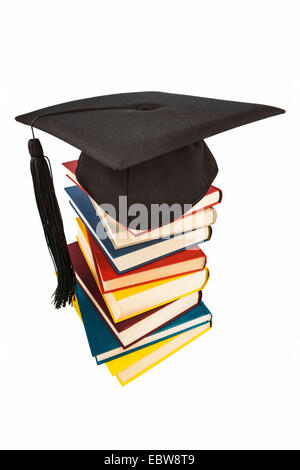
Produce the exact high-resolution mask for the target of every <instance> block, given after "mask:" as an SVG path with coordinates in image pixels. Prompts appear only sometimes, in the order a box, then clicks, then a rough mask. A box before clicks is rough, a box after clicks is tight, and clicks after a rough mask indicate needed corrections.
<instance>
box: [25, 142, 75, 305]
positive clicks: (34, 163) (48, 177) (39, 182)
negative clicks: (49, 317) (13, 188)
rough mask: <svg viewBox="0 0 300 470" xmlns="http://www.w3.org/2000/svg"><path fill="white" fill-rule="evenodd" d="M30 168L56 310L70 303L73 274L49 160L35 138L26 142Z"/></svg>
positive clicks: (72, 291) (73, 286) (73, 287)
mask: <svg viewBox="0 0 300 470" xmlns="http://www.w3.org/2000/svg"><path fill="white" fill-rule="evenodd" d="M28 149H29V153H30V155H31V161H30V169H31V174H32V180H33V186H34V193H35V199H36V203H37V207H38V210H39V213H40V217H41V221H42V224H43V229H44V233H45V238H46V242H47V245H48V248H49V252H50V255H51V257H52V261H53V264H54V267H55V270H56V273H57V288H56V290H55V292H54V294H53V297H54V299H53V303H54V305H55V307H56V308H60V307H65V306H66V304H67V303H68V304H71V303H72V297H73V295H74V293H75V275H74V271H73V267H72V263H71V259H70V255H69V251H68V247H67V242H66V237H65V232H64V226H63V221H62V217H61V213H60V209H59V205H58V202H57V199H56V195H55V191H54V186H53V178H52V171H51V165H50V162H49V159H48V158H47V157H45V156H44V152H43V148H42V145H41V143H40V141H39V139H30V140H29V142H28Z"/></svg>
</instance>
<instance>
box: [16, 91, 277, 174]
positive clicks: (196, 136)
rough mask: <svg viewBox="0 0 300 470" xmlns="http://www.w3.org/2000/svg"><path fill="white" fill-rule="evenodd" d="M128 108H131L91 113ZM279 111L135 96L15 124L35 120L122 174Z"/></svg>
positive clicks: (73, 106) (58, 109)
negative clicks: (108, 108) (124, 171)
mask: <svg viewBox="0 0 300 470" xmlns="http://www.w3.org/2000/svg"><path fill="white" fill-rule="evenodd" d="M127 106H128V107H132V108H131V109H112V110H100V109H95V108H101V107H115V108H118V107H127ZM80 110H81V111H80ZM283 112H284V110H282V109H279V108H275V107H271V106H266V105H261V104H250V103H241V102H235V101H226V100H216V99H211V98H200V97H195V96H188V95H178V94H171V93H161V92H138V93H123V94H114V95H107V96H100V97H95V98H88V99H82V100H77V101H72V102H68V103H63V104H59V105H56V106H50V107H47V108H43V109H39V110H37V111H34V112H31V113H28V114H23V115H21V116H18V117H17V118H16V120H17V121H19V122H22V123H24V124H28V125H31V123H32V121H33V120H34V119H36V118H37V119H36V120H35V122H34V127H36V128H38V129H41V130H43V131H45V132H48V133H49V134H52V135H54V136H55V137H58V138H60V139H62V140H63V141H65V142H67V143H69V144H71V145H73V146H74V147H76V148H77V149H79V150H81V151H82V152H83V153H84V154H87V155H88V156H89V157H91V158H93V159H95V160H96V161H97V162H99V163H102V164H104V165H105V166H108V167H109V168H111V169H113V170H124V169H127V168H130V167H132V166H134V165H138V164H140V163H143V162H145V161H148V160H150V159H152V158H155V157H158V156H160V155H164V154H166V153H168V152H172V151H174V150H176V149H179V148H182V147H185V146H188V145H190V144H194V143H196V142H199V141H200V140H203V139H205V138H207V137H210V136H212V135H215V134H218V133H220V132H223V131H227V130H229V129H232V128H234V127H238V126H241V125H244V124H248V123H251V122H254V121H258V120H260V119H264V118H267V117H271V116H275V115H277V114H281V113H283ZM57 113H61V114H57ZM49 114H50V115H49ZM51 114H52V115H51ZM38 116H40V117H39V118H38Z"/></svg>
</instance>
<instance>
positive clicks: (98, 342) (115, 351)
mask: <svg viewBox="0 0 300 470" xmlns="http://www.w3.org/2000/svg"><path fill="white" fill-rule="evenodd" d="M76 296H77V301H78V305H79V309H80V313H81V317H82V321H83V324H84V327H85V332H86V335H87V339H88V342H89V345H90V349H91V353H92V356H94V357H95V358H96V361H97V363H98V364H102V363H103V362H108V361H111V360H113V359H116V358H117V357H121V356H124V355H125V354H129V353H131V352H133V351H137V350H138V349H141V348H145V347H147V346H150V345H151V344H154V343H158V342H159V341H162V340H164V339H167V338H171V337H172V336H176V335H178V334H180V333H183V332H184V331H188V330H190V329H192V328H196V327H198V326H201V325H204V324H209V323H210V322H211V321H212V314H211V313H210V311H209V310H208V308H207V307H206V306H205V305H204V303H203V302H201V303H200V304H199V305H197V306H196V307H195V308H193V309H191V310H189V311H188V312H186V313H184V314H183V315H181V316H180V317H178V318H176V320H173V321H172V322H170V323H168V324H167V325H165V326H163V327H162V328H160V329H159V330H157V331H156V332H154V333H151V334H150V335H148V336H147V337H145V338H143V339H142V340H141V341H139V342H138V343H135V344H134V345H133V346H131V347H129V348H126V349H124V348H122V346H121V345H120V343H119V342H118V341H117V339H116V338H115V336H114V335H113V333H112V331H111V330H110V328H109V327H108V326H107V324H106V323H105V321H104V320H103V319H102V318H101V316H100V315H99V313H98V312H97V310H96V309H95V308H94V306H93V305H92V303H91V302H90V300H89V299H88V297H87V296H86V294H85V293H84V292H83V290H82V289H81V287H80V286H79V285H78V284H77V285H76Z"/></svg>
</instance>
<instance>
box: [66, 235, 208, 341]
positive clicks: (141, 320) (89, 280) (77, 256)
mask: <svg viewBox="0 0 300 470" xmlns="http://www.w3.org/2000/svg"><path fill="white" fill-rule="evenodd" d="M68 248H69V252H70V256H71V261H72V264H73V267H74V270H75V275H76V280H77V283H78V284H79V286H80V287H81V289H82V290H83V292H84V293H85V295H86V296H87V298H88V299H89V301H90V302H91V303H92V304H93V306H94V309H95V310H96V312H98V315H99V316H100V317H101V318H102V320H103V321H104V322H105V323H106V325H107V326H108V328H110V330H111V332H112V334H113V335H114V336H115V338H116V340H117V342H118V343H119V344H121V345H122V346H123V348H127V347H129V346H132V345H133V344H134V343H136V342H137V341H139V340H141V339H142V338H144V337H145V336H147V335H149V334H150V333H152V332H154V331H156V330H157V329H159V328H162V326H164V325H166V324H167V323H168V322H170V321H174V319H176V318H178V317H179V316H181V315H182V314H183V313H184V312H187V311H188V310H190V309H191V308H194V307H196V306H197V305H198V304H199V302H200V300H201V292H200V293H196V292H195V293H193V294H191V295H188V296H185V297H183V298H181V299H178V300H176V301H174V302H170V303H169V304H167V305H164V306H163V307H159V308H156V309H152V310H150V311H148V312H145V313H143V314H141V315H138V316H135V317H133V318H130V319H128V320H124V321H121V322H118V323H115V322H114V321H113V318H112V315H111V313H110V311H109V309H108V307H107V305H106V303H105V301H104V299H103V297H102V295H101V293H100V290H99V288H98V286H97V284H96V281H95V279H94V277H93V275H92V273H91V271H90V269H89V267H88V265H87V263H86V260H85V258H84V256H83V254H82V252H81V250H80V248H79V246H78V244H77V243H76V242H75V243H71V244H70V245H68Z"/></svg>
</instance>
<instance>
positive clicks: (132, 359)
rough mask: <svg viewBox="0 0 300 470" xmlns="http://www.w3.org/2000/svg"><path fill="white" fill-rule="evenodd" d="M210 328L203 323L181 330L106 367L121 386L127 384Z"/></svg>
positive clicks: (209, 325)
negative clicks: (175, 334)
mask: <svg viewBox="0 0 300 470" xmlns="http://www.w3.org/2000/svg"><path fill="white" fill-rule="evenodd" d="M210 329H211V324H204V325H201V326H198V327H196V328H193V329H190V330H188V331H185V332H182V333H180V334H178V335H177V336H174V337H172V338H167V339H165V340H163V341H161V342H159V343H156V344H153V345H151V346H148V347H147V348H144V349H141V350H138V351H134V352H132V353H130V354H128V355H127V356H123V357H120V358H118V359H114V360H113V361H111V362H109V363H107V364H106V365H107V368H108V370H109V371H110V373H111V374H112V375H114V376H116V377H117V379H118V380H119V382H120V384H121V385H122V386H124V385H127V384H128V383H129V382H131V381H132V380H134V379H136V378H137V377H140V376H141V375H142V374H144V373H145V372H147V371H148V370H150V369H152V368H153V367H154V366H156V365H157V364H159V363H160V362H162V361H164V360H165V359H167V358H168V357H170V356H171V355H172V354H174V353H175V352H177V351H179V350H180V349H181V348H183V347H184V346H186V345H188V344H189V343H191V342H192V341H194V340H195V339H196V338H199V337H200V336H202V335H203V334H204V333H206V332H207V331H209V330H210Z"/></svg>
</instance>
